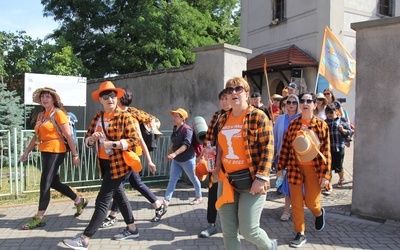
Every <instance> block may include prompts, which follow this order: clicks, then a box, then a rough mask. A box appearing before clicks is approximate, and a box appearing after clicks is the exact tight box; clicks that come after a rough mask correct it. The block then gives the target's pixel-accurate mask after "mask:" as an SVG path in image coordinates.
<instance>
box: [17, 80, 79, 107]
mask: <svg viewBox="0 0 400 250" xmlns="http://www.w3.org/2000/svg"><path fill="white" fill-rule="evenodd" d="M43 87H50V88H53V89H55V90H56V91H57V93H58V95H59V96H60V98H61V102H62V103H63V104H64V106H78V107H86V77H77V76H61V75H47V74H34V73H25V88H24V95H25V98H24V103H25V105H39V104H38V103H35V102H33V100H32V94H33V92H35V90H36V89H38V88H43Z"/></svg>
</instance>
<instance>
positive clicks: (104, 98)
mask: <svg viewBox="0 0 400 250" xmlns="http://www.w3.org/2000/svg"><path fill="white" fill-rule="evenodd" d="M100 97H101V98H103V100H108V98H110V97H111V99H114V98H115V97H117V94H115V93H114V92H111V93H110V94H102V95H101V96H100Z"/></svg>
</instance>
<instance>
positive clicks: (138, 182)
mask: <svg viewBox="0 0 400 250" xmlns="http://www.w3.org/2000/svg"><path fill="white" fill-rule="evenodd" d="M127 179H128V180H129V183H130V184H131V187H132V188H134V189H136V190H137V191H139V192H140V193H141V194H142V195H143V196H144V197H146V199H147V200H148V201H149V202H150V203H151V204H153V203H154V202H156V201H157V197H156V196H155V195H154V194H153V192H151V190H150V189H149V187H148V186H146V184H144V183H143V181H142V179H141V178H140V175H139V173H136V172H132V173H131V174H130V175H129V177H128V178H127ZM126 181H127V180H125V182H126ZM111 211H113V212H118V205H117V202H116V201H115V199H114V201H113V203H112V205H111Z"/></svg>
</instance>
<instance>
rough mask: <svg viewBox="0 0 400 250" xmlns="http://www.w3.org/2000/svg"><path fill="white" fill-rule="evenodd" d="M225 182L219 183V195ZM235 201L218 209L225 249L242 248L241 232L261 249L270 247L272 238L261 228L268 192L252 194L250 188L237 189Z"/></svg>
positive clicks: (238, 249) (234, 249)
mask: <svg viewBox="0 0 400 250" xmlns="http://www.w3.org/2000/svg"><path fill="white" fill-rule="evenodd" d="M222 188H223V184H222V183H221V182H220V183H219V185H218V197H220V196H221V193H222ZM234 192H235V201H234V202H233V203H226V204H224V205H222V206H221V208H220V209H219V210H218V213H219V216H220V220H221V228H222V234H223V237H224V246H225V249H227V250H228V249H229V250H240V249H241V247H240V238H239V231H240V234H241V235H242V236H243V237H244V238H245V239H246V240H247V241H249V242H251V243H253V244H254V245H256V246H257V247H258V248H259V249H266V250H268V249H270V248H271V246H272V245H271V240H270V239H269V237H268V235H267V233H266V232H265V231H264V230H263V229H262V228H260V218H261V213H262V211H263V209H264V204H265V199H266V194H256V195H252V194H250V192H249V190H243V191H239V190H236V189H235V191H234Z"/></svg>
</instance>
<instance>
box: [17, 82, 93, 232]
mask: <svg viewBox="0 0 400 250" xmlns="http://www.w3.org/2000/svg"><path fill="white" fill-rule="evenodd" d="M32 98H33V101H34V102H36V103H39V104H40V105H42V106H43V111H42V112H41V113H40V114H39V115H38V118H37V120H36V125H35V136H34V137H33V138H32V140H31V141H30V143H29V145H28V147H27V148H26V149H25V152H24V154H23V155H22V156H21V158H20V161H21V162H24V161H26V160H27V159H28V155H29V153H30V152H31V151H32V150H33V149H34V148H35V147H36V145H38V148H39V151H40V152H41V157H42V163H43V165H42V175H41V179H40V197H39V209H38V212H37V214H36V215H35V216H34V217H33V220H32V221H30V222H28V223H26V224H25V225H23V226H22V229H23V230H28V229H33V228H36V227H43V226H45V225H46V221H45V219H44V214H45V212H46V209H47V207H48V205H49V202H50V188H53V189H55V190H57V191H58V192H60V193H62V194H64V195H65V196H67V197H69V198H70V199H71V200H73V201H74V204H75V206H76V209H77V212H76V213H75V216H79V215H81V214H82V211H83V209H84V208H85V207H86V205H87V204H88V201H87V199H85V198H80V197H78V195H77V194H76V193H74V191H72V189H71V188H70V187H69V186H67V185H65V184H63V183H61V181H60V175H59V168H60V165H61V164H62V163H63V162H64V157H65V153H66V151H67V149H66V146H65V143H64V137H65V138H66V140H67V142H68V145H69V148H70V149H71V154H72V160H73V164H74V165H75V166H76V167H78V166H79V165H80V160H79V155H78V152H77V149H76V147H75V142H74V138H73V137H72V131H71V130H70V127H69V124H68V117H67V115H66V112H65V109H64V108H63V105H62V103H61V100H60V96H59V95H58V94H57V93H56V91H55V90H54V89H52V88H48V87H45V88H39V89H37V90H36V91H35V92H33V97H32ZM50 117H53V118H54V121H55V122H56V123H57V126H58V127H59V129H60V130H61V132H62V135H60V134H59V133H58V132H57V128H56V127H55V126H56V125H55V124H53V122H52V120H51V119H50Z"/></svg>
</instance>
